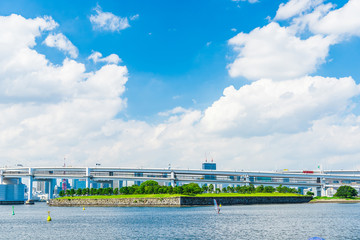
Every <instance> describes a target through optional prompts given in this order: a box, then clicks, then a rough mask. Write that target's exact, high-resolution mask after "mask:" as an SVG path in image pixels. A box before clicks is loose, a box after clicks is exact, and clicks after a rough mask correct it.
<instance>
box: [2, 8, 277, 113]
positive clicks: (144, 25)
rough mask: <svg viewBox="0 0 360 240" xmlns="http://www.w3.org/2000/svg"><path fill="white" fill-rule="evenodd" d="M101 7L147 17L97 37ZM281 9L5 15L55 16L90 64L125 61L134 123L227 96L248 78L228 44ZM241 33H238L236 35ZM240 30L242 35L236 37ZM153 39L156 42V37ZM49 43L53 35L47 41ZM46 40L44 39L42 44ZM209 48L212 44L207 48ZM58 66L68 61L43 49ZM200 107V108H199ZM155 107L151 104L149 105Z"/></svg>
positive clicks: (82, 58) (15, 10) (27, 10)
mask: <svg viewBox="0 0 360 240" xmlns="http://www.w3.org/2000/svg"><path fill="white" fill-rule="evenodd" d="M97 5H99V6H101V8H102V10H103V11H104V12H112V13H113V14H114V15H117V16H121V17H131V16H133V15H136V14H139V18H138V19H136V20H134V21H131V23H130V25H131V27H130V28H127V29H124V30H122V31H120V32H117V31H116V32H108V31H106V32H105V31H100V32H99V31H93V28H92V25H91V23H90V21H89V16H90V15H91V14H94V10H93V9H94V8H95V7H96V6H97ZM277 7H278V4H274V3H273V1H263V2H261V3H256V4H251V3H248V2H239V3H237V2H232V1H195V2H194V1H154V2H151V1H86V2H83V1H61V2H58V1H33V2H32V3H29V2H28V1H3V2H1V3H0V9H1V11H0V13H1V14H2V15H9V14H12V13H16V14H20V15H22V16H24V17H27V18H34V17H38V16H44V15H48V16H52V17H53V19H54V20H55V21H56V22H57V23H59V27H58V29H57V30H58V31H59V32H62V33H64V34H65V35H66V36H67V37H68V38H69V39H70V40H71V42H72V43H73V44H74V45H75V46H77V48H78V49H79V61H81V62H83V63H85V64H89V63H88V61H87V57H88V56H89V55H90V54H91V51H92V50H95V51H99V52H101V53H102V54H103V55H109V54H111V53H116V54H118V55H119V56H120V57H121V59H122V60H123V64H125V65H126V66H127V67H128V69H129V72H130V79H131V81H129V82H128V84H127V88H128V91H127V92H126V94H125V96H126V97H127V98H128V104H129V107H128V108H127V110H126V114H127V115H128V116H129V117H131V118H137V119H146V118H149V117H151V118H153V117H154V115H155V116H156V115H157V113H158V112H161V111H166V110H169V109H172V108H173V107H176V106H184V107H191V108H197V109H198V108H204V107H206V106H208V105H209V104H211V103H212V102H213V101H214V100H216V99H217V98H219V96H221V94H222V91H223V89H224V88H225V87H226V86H227V85H229V84H234V85H236V86H241V85H242V84H243V81H244V80H243V79H232V78H230V77H229V76H228V74H227V70H226V65H227V64H228V63H229V60H228V59H227V56H229V57H230V58H231V55H233V53H232V52H231V49H229V47H228V45H227V41H228V40H229V39H230V38H231V37H233V36H234V35H235V34H236V32H239V31H244V32H249V31H251V30H252V29H253V28H255V27H258V26H263V25H265V24H267V23H268V20H267V19H266V17H267V16H271V17H273V15H274V12H275V11H276V9H277ZM231 29H233V31H232V30H231ZM235 29H236V31H235ZM149 33H151V35H149ZM44 37H45V36H44ZM41 40H43V39H39V42H41ZM207 44H209V45H207ZM37 49H39V52H43V53H46V54H47V57H48V58H49V59H50V60H51V61H52V62H54V63H61V62H62V61H63V59H64V58H65V56H64V55H63V54H61V53H59V52H58V51H56V50H55V49H48V48H46V47H44V46H41V45H40V46H38V47H37ZM193 100H194V101H196V104H194V101H193ZM149 103H151V104H149Z"/></svg>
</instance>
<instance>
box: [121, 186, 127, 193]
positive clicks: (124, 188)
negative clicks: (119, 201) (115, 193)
mask: <svg viewBox="0 0 360 240" xmlns="http://www.w3.org/2000/svg"><path fill="white" fill-rule="evenodd" d="M120 194H129V188H128V187H122V188H120Z"/></svg>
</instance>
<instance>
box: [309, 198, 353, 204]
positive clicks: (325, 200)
mask: <svg viewBox="0 0 360 240" xmlns="http://www.w3.org/2000/svg"><path fill="white" fill-rule="evenodd" d="M309 203H360V199H359V200H355V199H354V200H352V199H350V200H347V199H314V200H311V201H310V202H309Z"/></svg>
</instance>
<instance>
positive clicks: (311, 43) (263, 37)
mask: <svg viewBox="0 0 360 240" xmlns="http://www.w3.org/2000/svg"><path fill="white" fill-rule="evenodd" d="M333 42H334V39H333V38H331V37H323V36H321V35H315V36H311V37H309V38H307V39H304V40H303V39H300V38H299V37H297V36H296V32H294V31H293V29H291V28H286V27H281V26H280V25H279V24H278V23H276V22H272V23H270V24H268V25H266V26H264V27H262V28H256V29H254V30H252V31H251V32H250V33H249V34H246V33H239V34H238V35H236V36H235V37H233V38H232V39H230V40H229V44H230V45H231V46H233V48H234V51H236V52H238V56H237V57H236V59H235V61H234V62H233V63H231V64H229V65H228V69H229V74H230V76H232V77H238V76H244V77H245V78H247V79H250V80H258V79H261V78H272V79H274V80H282V79H289V78H296V77H300V76H303V75H306V74H308V73H311V72H314V71H315V70H316V67H317V66H318V65H319V64H321V63H323V62H324V61H325V58H326V57H327V55H328V52H329V46H330V45H331V44H332V43H333Z"/></svg>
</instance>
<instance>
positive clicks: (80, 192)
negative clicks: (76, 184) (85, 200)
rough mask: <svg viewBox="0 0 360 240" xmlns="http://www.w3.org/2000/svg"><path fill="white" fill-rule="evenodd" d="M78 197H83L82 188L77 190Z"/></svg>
mask: <svg viewBox="0 0 360 240" xmlns="http://www.w3.org/2000/svg"><path fill="white" fill-rule="evenodd" d="M76 195H78V196H81V195H82V189H81V188H78V189H76Z"/></svg>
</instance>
